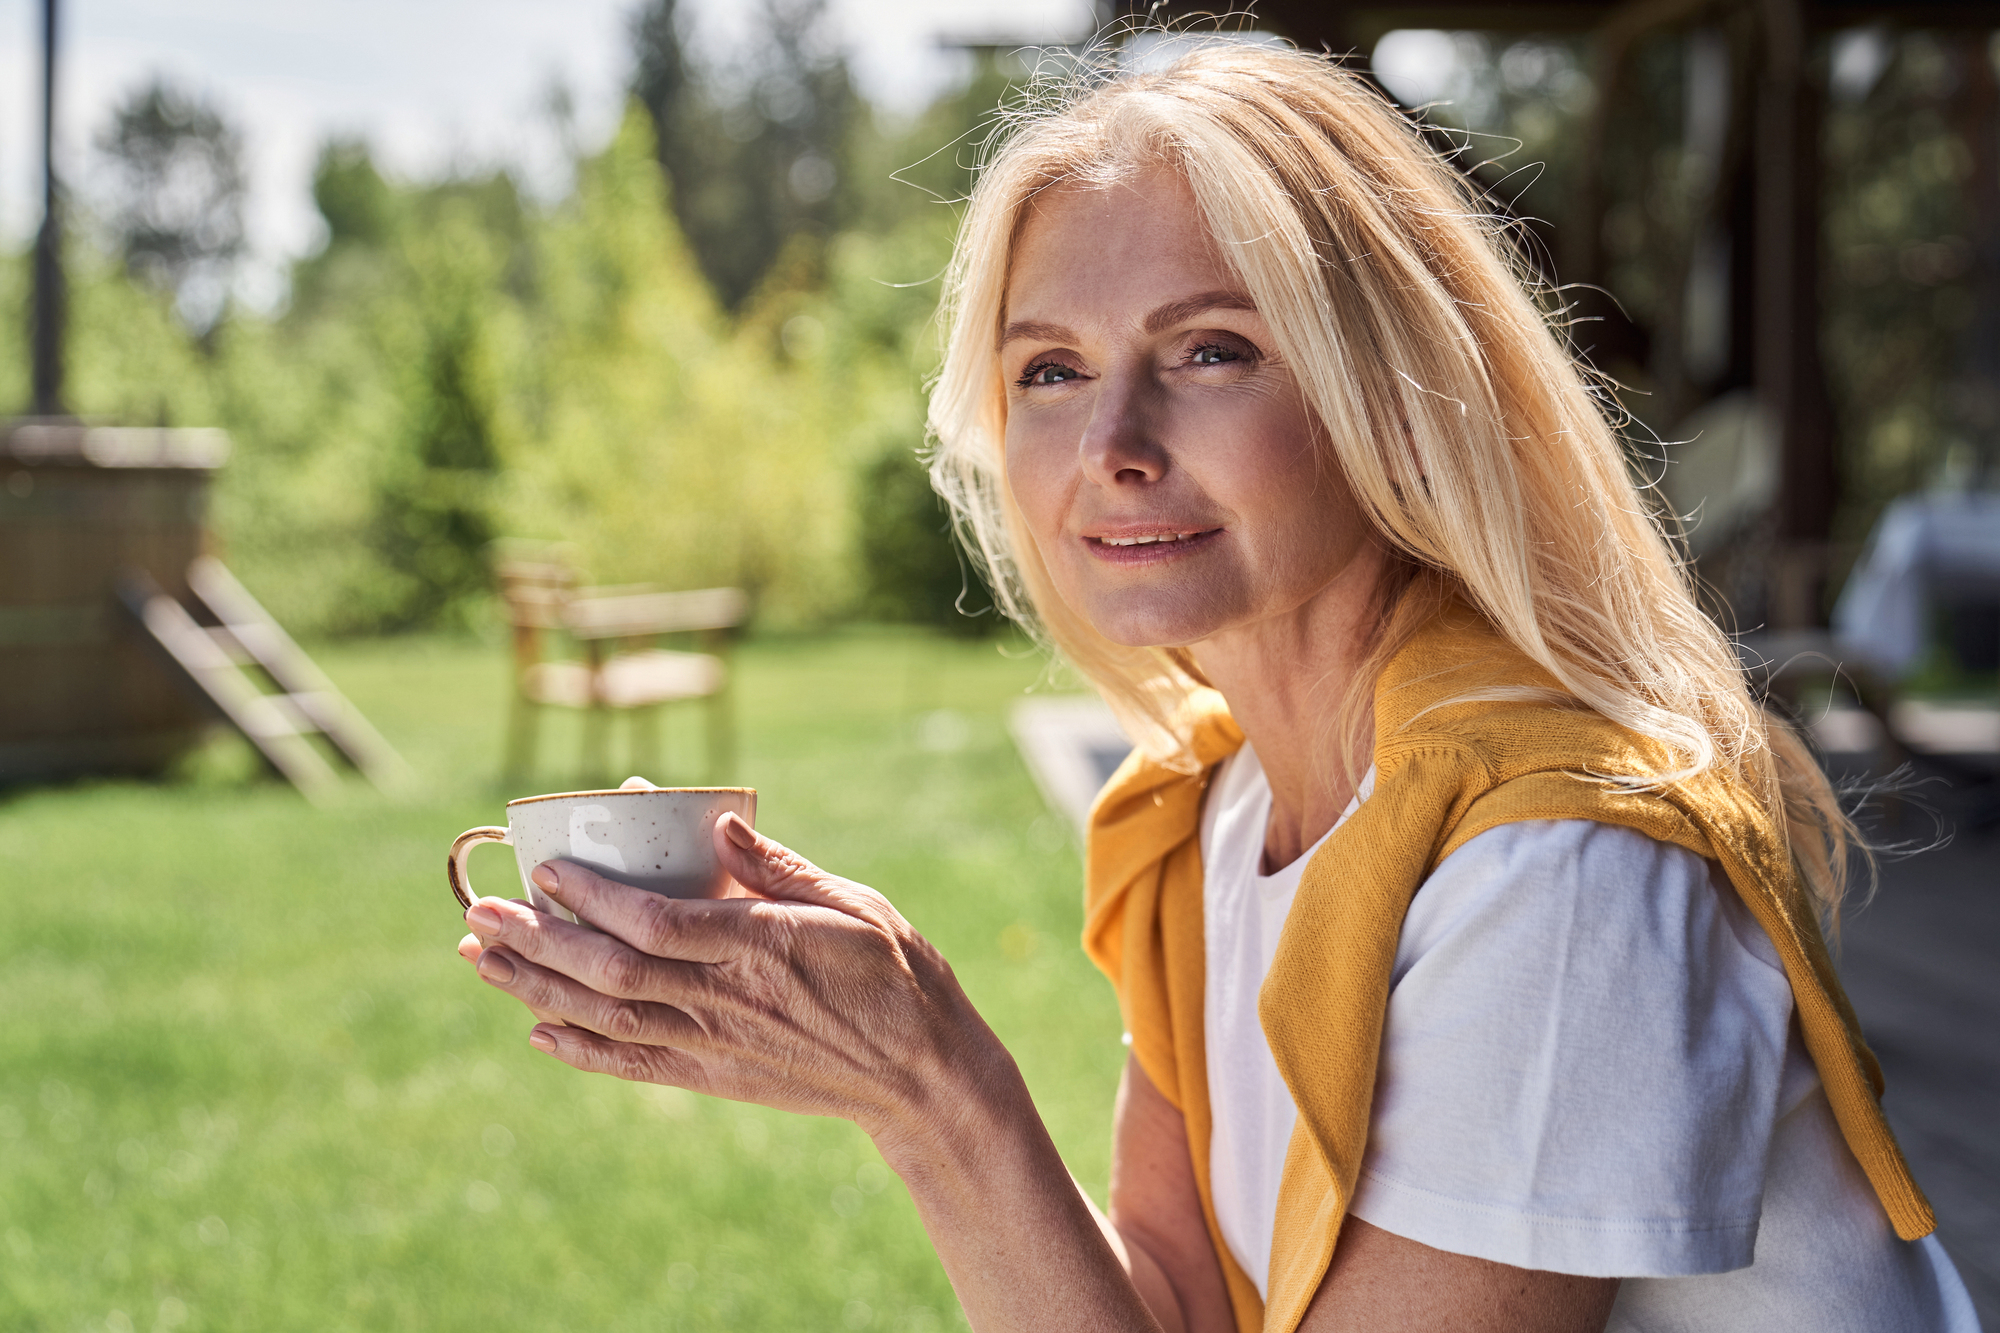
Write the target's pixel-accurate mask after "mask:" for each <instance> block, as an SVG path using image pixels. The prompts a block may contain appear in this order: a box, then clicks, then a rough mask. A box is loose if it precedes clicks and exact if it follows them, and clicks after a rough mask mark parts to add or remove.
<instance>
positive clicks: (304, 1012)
mask: <svg viewBox="0 0 2000 1333" xmlns="http://www.w3.org/2000/svg"><path fill="white" fill-rule="evenodd" d="M320 659H321V662H322V664H323V665H324V666H326V667H327V668H328V670H329V671H330V673H331V674H332V675H333V676H334V678H335V679H336V680H337V681H338V682H340V684H341V685H342V687H343V688H344V689H346V690H347V691H348V693H349V694H350V696H351V697H352V698H353V699H354V700H355V702H356V703H357V704H359V705H360V706H361V707H362V709H363V710H364V711H365V712H367V713H368V714H369V716H370V717H371V719H372V720H373V721H374V722H375V723H376V725H377V726H378V727H379V728H380V729H381V730H382V731H383V732H384V734H385V735H387V736H388V737H389V739H390V740H391V741H392V743H394V744H395V745H396V746H397V747H398V748H399V749H400V750H401V751H402V753H403V754H404V755H405V757H406V758H408V759H409V760H410V761H411V762H412V763H413V765H414V766H415V767H416V769H417V771H418V773H419V775H420V779H421V780H420V782H419V783H418V784H417V785H416V787H415V789H414V791H413V792H410V793H405V794H403V795H401V796H398V797H396V798H384V797H379V796H376V795H373V794H372V793H364V792H361V791H359V790H357V791H356V792H355V793H354V794H353V795H352V796H351V797H350V798H349V799H348V800H346V801H344V802H343V803H342V804H341V805H340V806H338V807H337V808H335V809H330V810H314V809H311V808H309V807H307V806H306V805H305V804H304V803H303V802H302V801H301V800H300V799H299V798H298V797H296V796H295V795H294V794H293V793H292V792H291V791H290V790H289V789H287V788H284V787H282V786H279V785H277V784H275V783H271V782H263V781H248V780H245V779H243V778H242V777H240V776H233V774H234V773H235V772H236V771H237V770H240V769H241V768H242V767H243V765H241V764H240V763H235V762H232V761H230V759H229V757H228V755H227V753H226V752H225V753H223V754H222V755H220V756H218V755H210V756H208V758H207V760H206V761H205V762H204V763H201V764H197V765H194V766H192V767H191V768H190V770H189V775H188V776H186V777H184V778H183V780H181V781H179V782H176V783H166V784H153V783H133V782H107V783H100V784H90V785H83V786H71V787H65V788H57V789H47V790H40V791H29V792H15V793H11V794H8V795H7V796H5V797H4V799H0V857H4V860H5V863H6V865H7V867H8V871H9V873H8V875H7V879H6V888H5V890H4V893H5V900H4V911H5V920H6V925H5V928H4V929H0V1012H4V1013H5V1015H6V1022H5V1024H4V1025H0V1327H4V1328H6V1329H9V1330H50V1331H53V1330H61V1333H73V1331H75V1330H86V1329H88V1330H99V1329H101V1330H108V1333H127V1331H128V1330H135V1329H136V1330H142V1331H144V1330H189V1331H192V1330H204V1329H217V1330H223V1329H227V1330H239V1329H256V1330H259V1331H260V1333H276V1331H278V1330H286V1329H301V1330H314V1333H323V1331H327V1330H345V1329H411V1328H421V1329H437V1330H448V1329H461V1328H462V1329H479V1330H482V1333H484V1331H486V1330H491V1329H495V1328H502V1329H518V1330H529V1329H532V1330H558V1329H574V1330H584V1329H589V1330H605V1331H606V1333H610V1331H612V1330H641V1329H644V1330H654V1329H662V1330H664V1329H711V1328H715V1329H722V1328H727V1329H785V1330H798V1329H871V1328H872V1329H888V1330H923V1329H932V1328H944V1327H956V1326H959V1325H960V1324H961V1322H962V1321H961V1319H960V1316H959V1313H958V1310H957V1306H956V1304H955V1302H954V1301H953V1299H952V1295H951V1290H950V1287H949V1285H948V1283H947V1282H946V1281H945V1279H944V1275H943V1273H942V1270H941V1269H940V1268H939V1267H938V1264H937V1261H936V1259H935V1257H934V1256H933V1255H932V1253H931V1251H930V1248H929V1245H928V1244H927V1242H926V1241H925V1239H924V1236H923V1233H922V1230H921V1228H920V1227H919V1225H918V1223H917V1219H916V1215H915V1211H914V1209H913V1208H912V1207H911V1205H910V1202H909V1199H908V1197H907V1196H906V1195H905V1194H904V1192H903V1190H902V1187H901V1185H900V1183H899V1182H898V1181H896V1180H895V1178H894V1177H893V1176H892V1175H891V1174H890V1173H889V1172H887V1171H886V1170H885V1169H884V1168H883V1167H882V1165H881V1164H880V1161H879V1159H878V1158H877V1157H876V1155H875V1153H874V1150H873V1148H872V1147H871V1146H870V1144H869V1143H868V1142H867V1140H866V1138H865V1137H863V1136H862V1135H861V1134H860V1133H859V1132H858V1131H857V1130H855V1129H854V1128H853V1127H852V1126H850V1125H847V1124H845V1123H842V1122H833V1121H826V1120H816V1119H807V1118H800V1117H792V1116H786V1115H782V1114H779V1113H775V1112H769V1111H765V1110H763V1109H761V1108H755V1107H747V1106H741V1105H737V1104H733V1103H726V1102H718V1101H713V1100H710V1099H705V1098H700V1097H696V1096H694V1095H692V1094H688V1093H684V1092H679V1091H677V1090H669V1089H656V1088H642V1087H637V1086H633V1085H629V1084H623V1083H619V1082H616V1081H613V1080H610V1079H606V1078H603V1077H599V1076H594V1075H582V1074H578V1073H576V1072H575V1071H572V1070H569V1069H567V1068H565V1067H563V1066H561V1065H559V1064H557V1063H555V1062H554V1061H552V1060H550V1059H548V1058H547V1057H545V1056H542V1055H539V1054H537V1053H536V1052H535V1051H533V1050H532V1049H531V1048H530V1047H529V1046H528V1045H527V1042H526V1034H527V1030H528V1027H529V1020H528V1019H527V1017H526V1015H525V1014H524V1013H523V1012H522V1011H520V1010H519V1008H518V1007H517V1006H516V1005H515V1004H514V1003H513V1001H511V1000H509V999H507V998H506V997H505V996H502V995H500V994H498V993H496V992H493V991H491V990H489V989H487V988H486V987H484V986H482V985H481V984H480V983H479V982H478V981H477V980H476V979H475V978H474V977H473V976H472V975H471V974H470V971H469V969H467V968H466V966H465V965H464V963H463V962H462V961H461V960H460V959H459V958H458V957H457V956H456V955H455V954H454V952H453V946H454V944H455V942H456V940H457V939H458V937H459V935H460V933H461V932H462V926H461V923H460V922H459V919H458V914H457V908H456V904H454V903H453V902H452V900H451V897H450V893H449V891H448V890H447V889H446V887H445V883H444V877H443V873H442V861H443V854H444V849H445V847H446V844H447V843H448V842H449V841H450V839H451V837H452V836H453V835H454V834H456V833H457V832H458V831H459V830H460V829H462V828H465V827H468V826H471V825H474V824H484V823H491V822H496V821H498V820H499V819H501V818H502V813H501V809H500V805H501V800H502V798H503V796H504V795H505V794H506V793H502V792H501V791H499V790H498V789H497V788H496V787H495V786H494V778H493V774H494V771H495V768H496V766H497V763H498V757H499V738H500V724H501V720H502V717H503V701H504V691H505V679H504V674H503V672H504V666H503V662H502V658H501V654H500V651H499V650H497V649H494V648H491V647H487V646H483V645H480V644H476V643H469V642H448V641H427V640H413V641H403V642H390V643H369V644H359V645H349V646H342V647H338V648H328V649H326V650H324V651H323V652H322V653H321V654H320ZM737 662H738V677H737V678H738V682H739V684H738V696H737V706H738V716H739V718H740V719H741V723H742V730H741V751H740V754H741V758H740V761H739V764H738V772H737V773H736V774H734V775H732V776H734V777H736V778H737V779H739V780H742V781H745V782H748V783H750V784H752V785H755V786H757V787H758V788H759V789H760V793H761V796H760V807H759V816H760V818H759V823H760V826H761V827H763V828H764V829H765V830H767V831H768V832H770V833H771V834H772V835H773V836H775V837H777V838H779V839H781V840H783V841H785V842H787V843H789V844H790V845H792V846H793V847H795V848H797V849H798V850H799V851H801V852H802V853H804V854H806V855H808V856H810V857H812V858H814V859H815V860H817V861H819V862H820V863H821V864H823V865H825V866H827V867H829V868H830V869H834V870H837V871H838V872H840V873H843V874H846V875H849V876H851V877H853V878H856V879H859V880H862V881H864V882H866V883H870V884H873V885H875V886H876V887H878V888H880V889H881V890H883V891H884V892H885V893H887V894H888V895H889V897H890V898H891V899H892V900H893V901H895V902H896V903H897V905H898V906H899V907H900V908H901V909H902V910H903V912H904V913H905V914H906V915H907V916H908V917H909V918H910V919H911V920H912V921H913V922H914V923H915V924H916V926H917V927H918V928H919V929H920V930H922V931H924V932H925V933H926V934H927V935H928V936H929V937H930V938H931V939H933V940H934V941H936V942H937V943H938V944H939V946H940V947H941V948H942V949H943V950H944V952H945V954H946V956H947V957H949V958H950V959H951V960H952V962H953V964H954V966H955V967H956V969H957V971H958V975H959V977H960V979H961V980H962V982H963V983H964V985H965V987H966V989H967V990H968V992H969V993H970V994H971V995H972V997H973V999H974V1000H975V1002H976V1003H977V1004H978V1005H979V1007H980V1009H981V1010H982V1011H983V1012H984V1013H985V1014H986V1016H987V1017H988V1019H989V1020H990V1021H991V1022H992V1024H993V1025H994V1027H995V1028H996V1029H997V1030H998V1031H999V1033H1000V1034H1001V1036H1002V1038H1003V1039H1004V1040H1006V1042H1007V1043H1008V1045H1009V1046H1010V1047H1011V1048H1012V1049H1013V1050H1014V1051H1015V1053H1016V1055H1017V1057H1018V1058H1019V1059H1020V1062H1021V1064H1022V1067H1023V1070H1024V1072H1025V1073H1026V1075H1027V1078H1028V1082H1029V1084H1030V1086H1031V1087H1032V1088H1033V1089H1034V1091H1035V1094H1036V1097H1037V1100H1038V1102H1039V1103H1040V1105H1041V1107H1042V1110H1043V1113H1044V1115H1045V1117H1046V1118H1047V1120H1048V1122H1049V1125H1050V1128H1051V1130H1052V1132H1053V1133H1054V1135H1055V1138H1056V1141H1057V1143H1058V1144H1059V1145H1060V1146H1061V1147H1062V1149H1063V1151H1064V1153H1065V1155H1066V1157H1067V1158H1068V1159H1069V1161H1070V1163H1071V1164H1072V1167H1073V1169H1074V1170H1075V1171H1076V1173H1077V1175H1078V1176H1079V1178H1080V1179H1082V1180H1083V1181H1084V1182H1085V1183H1086V1184H1087V1185H1090V1186H1091V1187H1092V1188H1093V1189H1095V1190H1097V1191H1098V1193H1099V1194H1100V1196H1101V1194H1102V1185H1103V1182H1104V1181H1105V1179H1106V1176H1107V1174H1108V1170H1109V1163H1108V1143H1107V1133H1108V1124H1109V1118H1110V1104H1111V1094H1112V1089H1113V1086H1114V1084H1115V1080H1116V1076H1117V1071H1118V1067H1119V1065H1120V1063H1121V1060H1122V1056H1123V1052H1122V1050H1121V1048H1120V1046H1119V1040H1118V1033H1119V1023H1118V1017H1117V1011H1116V1006H1115V1004H1114V1002H1113V1000H1112V996H1111V993H1110V990H1109V988H1108V987H1107V986H1106V985H1105V984H1104V983H1103V981H1102V980H1101V979H1100V978H1098V977H1097V976H1096V975H1095V973H1094V972H1093V971H1092V970H1091V969H1090V967H1089V965H1088V963H1087V962H1086V961H1085V960H1084V959H1083V957H1082V955H1081V952H1080V950H1079V949H1078V947H1077V945H1076V942H1075V941H1076V936H1077V932H1078V929H1079V925H1080V916H1081V906H1080V895H1079V892H1078V885H1079V883H1080V872H1079V867H1078V864H1077V857H1076V853H1075V850H1074V848H1073V846H1072V843H1071V841H1070V838H1069V836H1068V834H1067V831H1066V830H1065V828H1064V827H1063V826H1062V825H1061V824H1060V823H1059V822H1057V820H1056V819H1055V817H1054V816H1053V815H1051V814H1049V813H1048V812H1047V811H1046V810H1045V809H1044V808H1043V806H1042V804H1041V802H1040V800H1039V798H1038V796H1037V795H1036V793H1035V791H1034V789H1033V787H1032V785H1031V784H1030V782H1029V780H1028V778H1027V776H1026V774H1025V772H1024V770H1023V769H1022V767H1021V764H1020V761H1019V759H1018V758H1017V756H1016V755H1015V753H1014V751H1013V749H1012V747H1011V745H1010V744H1009V742H1008V739H1007V735H1006V731H1005V714H1006V710H1007V708H1008V707H1009V706H1010V704H1011V703H1012V702H1013V701H1014V700H1015V699H1017V698H1019V697H1020V695H1021V692H1022V691H1023V690H1024V689H1025V688H1027V687H1028V686H1030V685H1031V684H1032V683H1034V681H1035V679H1036V678H1037V676H1038V674H1039V671H1040V663H1039V661H1038V660H1036V659H1034V658H1032V657H1030V656H1027V655H1025V654H1019V653H1017V654H1015V655H1013V656H1011V657H1010V656H1006V655H1003V654H1002V653H1000V652H998V651H996V649H995V647H994V646H993V645H992V644H990V643H987V644H965V643H957V642H950V641H946V640H942V639H938V638H933V637H930V636H927V635H923V634H918V633H914V632H912V633H899V632H894V631H887V630H871V631H853V632H848V633H844V634H840V635H836V636H831V637H826V638H819V639H809V640H791V641H763V642H752V643H749V644H747V645H745V646H744V648H743V649H742V650H741V651H740V652H739V654H738V658H737ZM941 714H948V715H944V716H941ZM689 722H690V731H689V733H688V735H689V737H690V738H691V737H692V735H693V732H692V729H691V723H692V720H691V719H690V720H689ZM676 734H677V733H676ZM920 741H922V742H924V743H920ZM954 743H956V746H957V748H952V745H953V744H954ZM575 753H576V749H575V733H574V730H573V724H569V725H568V726H563V725H556V726H552V727H551V728H550V733H549V735H548V737H547V738H546V742H545V746H544V749H543V754H544V756H546V757H549V758H551V759H555V758H564V757H568V756H572V755H574V754H575ZM669 753H670V755H672V754H678V755H679V756H680V757H681V758H682V759H683V760H694V759H696V758H697V757H698V755H699V751H698V749H696V748H695V747H694V746H693V745H692V743H689V744H682V745H680V746H679V747H678V748H677V749H670V750H669ZM683 767H684V768H686V769H687V771H680V772H673V771H670V772H668V773H666V774H663V775H662V774H649V775H648V776H652V777H655V778H656V780H659V781H663V782H668V781H674V780H681V781H693V780H696V779H698V778H699V777H700V776H701V774H699V772H697V771H694V767H693V766H689V765H683ZM621 776H622V775H621ZM572 778H573V775H572V774H568V773H563V772H560V771H559V770H558V769H557V768H556V766H555V765H554V764H553V763H551V764H550V765H549V766H548V771H547V773H546V775H545V776H544V777H542V778H540V779H539V780H538V781H537V782H536V784H535V787H536V789H538V790H561V789H564V788H565V787H567V786H570V785H571V783H572ZM508 862H509V856H508V853H507V852H506V851H504V850H486V851H482V852H481V853H480V854H479V855H478V856H477V857H475V858H474V877H475V880H478V881H479V882H480V883H481V884H482V887H484V888H486V889H487V890H488V891H496V892H497V891H500V890H501V889H502V887H503V884H504V881H503V880H502V879H501V876H502V875H504V874H507V873H509V864H508Z"/></svg>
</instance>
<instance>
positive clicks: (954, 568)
mask: <svg viewBox="0 0 2000 1333" xmlns="http://www.w3.org/2000/svg"><path fill="white" fill-rule="evenodd" d="M858 494H859V504H858V509H859V513H858V516H857V526H858V528H859V531H860V546H861V564H862V570H863V577H864V579H865V581H866V593H865V595H864V600H863V606H864V609H865V610H866V612H867V614H868V615H870V616H871V617H873V618H875V619H878V620H900V621H909V622H914V623H917V624H924V625H936V626H939V627H940V628H943V629H945V630H948V631H950V632H951V633H953V634H959V635H965V636H968V637H969V636H973V635H979V634H988V633H991V632H992V631H993V630H995V629H997V628H999V626H1000V623H1001V617H1000V613H999V611H998V610H997V609H995V607H994V605H993V594H992V592H991V590H990V589H988V587H987V585H986V581H985V579H984V578H983V577H981V575H980V572H979V570H978V568H977V567H976V566H975V565H974V564H973V562H972V560H971V559H970V558H968V557H967V555H966V553H965V551H964V549H963V548H962V547H961V546H960V545H959V543H958V538H957V536H956V535H955V534H954V533H953V532H952V530H951V522H950V518H949V517H948V514H947V511H946V509H945V505H944V501H943V500H942V499H940V498H939V496H938V494H937V492H936V491H934V490H932V489H931V479H930V474H929V473H927V472H926V471H925V470H924V468H923V465H922V464H921V463H919V462H918V461H917V456H916V454H915V453H914V452H913V451H912V450H909V449H905V448H893V449H890V450H888V451H887V452H885V453H884V454H882V455H881V456H880V457H878V458H877V459H875V461H874V462H872V463H870V464H869V465H868V466H867V467H866V468H865V469H864V470H863V472H862V476H861V485H860V487H859V491H858Z"/></svg>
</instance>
